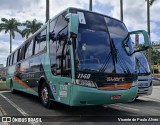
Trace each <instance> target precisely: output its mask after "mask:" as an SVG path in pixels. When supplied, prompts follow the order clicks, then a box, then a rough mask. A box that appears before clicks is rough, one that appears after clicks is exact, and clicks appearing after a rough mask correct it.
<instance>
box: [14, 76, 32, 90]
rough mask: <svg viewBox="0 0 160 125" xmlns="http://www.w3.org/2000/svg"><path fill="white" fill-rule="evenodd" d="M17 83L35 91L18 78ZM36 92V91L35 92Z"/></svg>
mask: <svg viewBox="0 0 160 125" xmlns="http://www.w3.org/2000/svg"><path fill="white" fill-rule="evenodd" d="M14 80H15V82H17V83H19V84H21V85H22V86H24V87H26V88H27V89H30V90H33V89H32V88H31V87H30V86H28V85H27V84H26V83H25V82H23V81H22V80H21V79H19V78H18V77H16V76H15V77H14ZM33 91H34V90H33Z"/></svg>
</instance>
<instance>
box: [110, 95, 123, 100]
mask: <svg viewBox="0 0 160 125" xmlns="http://www.w3.org/2000/svg"><path fill="white" fill-rule="evenodd" d="M120 98H121V95H112V96H111V99H112V100H115V99H120Z"/></svg>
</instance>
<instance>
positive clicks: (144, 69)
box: [136, 58, 148, 74]
mask: <svg viewBox="0 0 160 125" xmlns="http://www.w3.org/2000/svg"><path fill="white" fill-rule="evenodd" d="M136 61H137V64H140V65H141V67H142V69H143V73H146V74H148V72H147V70H146V68H145V67H144V66H143V64H142V63H141V61H139V59H138V58H136ZM139 67H140V66H139ZM138 69H139V72H140V68H138Z"/></svg>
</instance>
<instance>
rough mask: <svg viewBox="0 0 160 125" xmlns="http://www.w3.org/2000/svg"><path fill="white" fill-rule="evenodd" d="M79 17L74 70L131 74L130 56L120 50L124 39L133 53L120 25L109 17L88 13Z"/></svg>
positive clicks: (126, 34) (80, 14)
mask: <svg viewBox="0 0 160 125" xmlns="http://www.w3.org/2000/svg"><path fill="white" fill-rule="evenodd" d="M77 13H78V14H79V21H80V24H79V33H78V39H77V42H76V51H75V54H76V57H75V58H76V59H75V60H76V69H77V70H78V71H90V72H92V71H94V72H95V71H96V72H104V73H134V72H135V71H134V68H133V67H134V66H135V63H134V57H133V56H128V55H127V54H126V52H125V50H124V49H123V47H122V41H124V40H127V43H128V49H129V50H130V51H133V48H132V46H131V41H130V39H129V38H128V31H127V29H126V27H125V26H124V24H123V23H122V22H120V21H118V20H115V19H113V18H110V17H105V16H103V15H99V14H96V13H91V12H86V11H84V12H77Z"/></svg>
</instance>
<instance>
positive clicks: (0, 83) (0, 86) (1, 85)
mask: <svg viewBox="0 0 160 125" xmlns="http://www.w3.org/2000/svg"><path fill="white" fill-rule="evenodd" d="M3 90H9V88H8V87H7V86H6V81H0V91H3Z"/></svg>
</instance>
